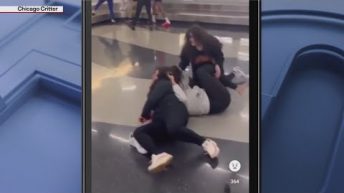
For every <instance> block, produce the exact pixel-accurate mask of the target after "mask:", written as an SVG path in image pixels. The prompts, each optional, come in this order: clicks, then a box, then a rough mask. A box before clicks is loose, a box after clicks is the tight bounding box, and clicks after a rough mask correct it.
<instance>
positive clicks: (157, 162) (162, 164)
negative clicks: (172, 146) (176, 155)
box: [148, 152, 173, 173]
mask: <svg viewBox="0 0 344 193" xmlns="http://www.w3.org/2000/svg"><path fill="white" fill-rule="evenodd" d="M172 159H173V156H172V155H171V154H168V153H165V152H164V153H160V154H158V155H154V154H153V155H152V160H151V164H150V165H149V166H148V171H149V172H153V173H157V172H160V171H162V170H164V169H165V168H166V166H168V165H169V164H170V163H171V161H172Z"/></svg>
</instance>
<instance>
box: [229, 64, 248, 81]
mask: <svg viewBox="0 0 344 193" xmlns="http://www.w3.org/2000/svg"><path fill="white" fill-rule="evenodd" d="M232 72H233V73H234V75H235V77H234V78H233V83H235V84H243V83H245V82H247V81H248V79H249V78H250V77H249V75H248V74H246V73H245V72H244V71H243V70H242V69H241V68H240V67H239V66H235V67H234V68H233V70H232Z"/></svg>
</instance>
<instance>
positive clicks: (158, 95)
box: [141, 80, 173, 119]
mask: <svg viewBox="0 0 344 193" xmlns="http://www.w3.org/2000/svg"><path fill="white" fill-rule="evenodd" d="M169 92H173V90H172V86H171V83H170V82H169V81H167V80H166V81H158V82H157V83H155V85H154V88H152V90H151V91H150V92H149V94H148V97H147V100H146V103H145V105H144V106H143V110H142V114H141V117H143V118H145V119H149V118H150V116H151V111H152V110H154V109H155V107H156V106H157V104H158V103H159V101H160V100H161V99H162V98H163V97H164V96H165V95H166V94H167V93H169Z"/></svg>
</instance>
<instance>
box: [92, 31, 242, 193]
mask: <svg viewBox="0 0 344 193" xmlns="http://www.w3.org/2000/svg"><path fill="white" fill-rule="evenodd" d="M172 29H173V28H172ZM182 29H183V27H180V26H179V28H176V29H173V30H170V31H164V30H161V29H159V30H154V31H149V30H147V29H145V28H141V27H137V30H136V31H131V30H130V29H129V28H128V27H127V26H126V25H120V24H119V25H97V26H94V27H93V36H92V46H93V53H92V60H93V63H92V121H93V123H94V125H93V126H94V127H93V137H92V138H93V144H92V145H93V147H92V148H93V190H94V192H99V193H101V192H110V191H111V192H117V191H118V192H152V193H153V192H159V193H167V192H199V193H207V192H209V193H217V192H229V189H231V192H239V193H246V192H248V138H249V133H248V132H249V129H248V110H249V108H248V92H247V93H245V95H244V96H240V95H238V94H237V93H236V92H235V91H232V90H231V91H230V93H231V95H232V104H231V106H230V107H229V108H228V109H227V110H226V111H225V112H224V113H222V114H219V115H215V116H205V117H193V118H191V119H190V121H189V125H188V126H189V127H190V128H191V129H194V130H195V131H196V132H198V133H199V134H201V135H204V136H206V137H211V138H215V140H216V141H217V142H218V143H219V144H220V148H221V149H222V153H221V157H220V159H219V162H218V165H217V166H216V164H215V165H214V164H213V163H210V164H209V160H207V159H206V158H205V156H203V155H202V151H201V150H200V149H199V148H198V147H196V146H192V145H185V144H179V143H177V144H174V145H172V146H171V147H166V148H167V150H168V151H170V152H172V153H174V155H175V156H176V159H175V161H174V164H173V166H172V168H170V170H169V171H168V172H164V173H162V174H158V175H151V174H148V173H147V172H146V168H147V161H148V160H147V159H146V158H145V157H143V156H141V155H139V154H137V153H136V152H134V151H133V150H132V149H131V148H130V147H129V145H128V144H127V138H128V135H129V132H131V131H132V130H133V129H134V128H135V127H136V126H138V125H139V123H138V121H137V119H138V116H139V114H140V111H141V109H142V106H143V104H144V101H145V98H146V94H147V91H148V88H149V84H150V80H149V78H150V76H151V73H152V72H153V70H154V69H155V68H156V67H157V66H164V65H176V64H178V62H179V56H178V55H179V52H180V50H181V46H182V43H183V37H184V34H183V33H182V31H186V28H184V30H182ZM208 29H209V28H208ZM209 31H210V33H213V34H214V35H216V36H217V37H218V38H219V39H220V40H221V42H222V43H223V44H224V49H223V50H224V54H225V58H226V62H225V70H226V71H227V72H229V71H230V70H231V69H232V67H234V66H240V67H241V68H242V69H243V70H244V71H245V72H248V70H249V69H248V31H246V30H242V31H240V30H238V29H234V30H233V31H228V29H227V30H225V31H221V30H219V29H216V30H212V29H209ZM177 149H178V150H177ZM233 159H237V160H239V161H240V162H241V164H242V165H243V166H242V169H241V171H240V172H238V174H232V173H231V172H230V171H229V170H228V163H229V162H230V161H231V160H233ZM212 167H214V168H212ZM231 178H237V179H240V184H236V185H230V179H231ZM138 184H140V185H138Z"/></svg>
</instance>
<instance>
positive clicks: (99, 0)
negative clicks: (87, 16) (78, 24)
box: [94, 0, 106, 11]
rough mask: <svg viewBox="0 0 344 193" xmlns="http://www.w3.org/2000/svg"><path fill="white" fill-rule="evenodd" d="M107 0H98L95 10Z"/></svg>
mask: <svg viewBox="0 0 344 193" xmlns="http://www.w3.org/2000/svg"><path fill="white" fill-rule="evenodd" d="M105 1H106V0H98V2H97V4H96V6H94V10H95V11H96V10H97V9H99V7H100V6H101V5H102V4H103V3H104V2H105Z"/></svg>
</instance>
